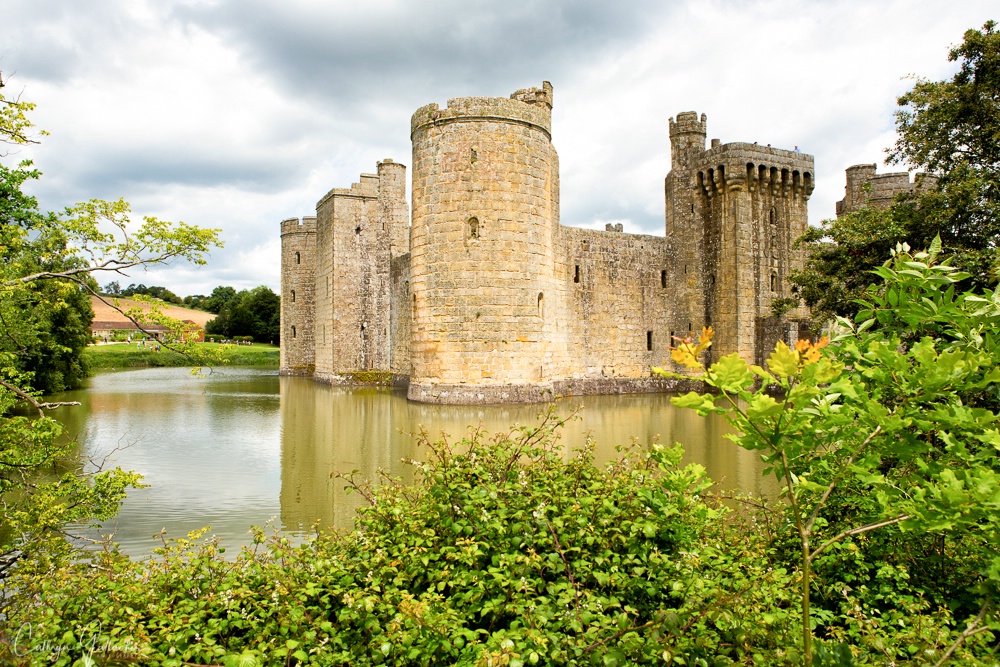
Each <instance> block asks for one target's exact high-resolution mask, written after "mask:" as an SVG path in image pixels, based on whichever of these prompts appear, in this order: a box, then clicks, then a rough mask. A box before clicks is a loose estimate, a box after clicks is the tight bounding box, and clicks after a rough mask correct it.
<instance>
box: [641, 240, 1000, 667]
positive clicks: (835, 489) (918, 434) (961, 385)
mask: <svg viewBox="0 0 1000 667" xmlns="http://www.w3.org/2000/svg"><path fill="white" fill-rule="evenodd" d="M940 249H941V241H940V239H935V240H934V242H933V243H932V245H931V248H930V250H929V252H926V253H917V254H915V255H914V254H911V253H910V252H909V248H908V247H906V246H904V245H900V246H898V247H897V249H896V251H894V253H893V258H892V259H891V260H890V261H889V262H887V263H886V264H885V265H884V266H882V267H880V268H879V270H878V271H877V274H878V275H879V276H880V277H881V278H882V279H883V281H884V283H883V284H882V285H880V286H873V287H871V288H870V289H869V291H868V295H867V300H866V301H863V302H862V303H861V310H860V312H859V313H858V316H857V320H856V322H849V321H847V320H843V319H841V320H840V333H839V334H838V336H837V337H836V339H835V341H834V344H833V345H831V346H830V347H829V348H826V340H825V339H824V340H823V341H820V342H819V343H811V342H809V341H799V342H798V343H797V344H796V346H795V348H794V349H792V348H789V347H788V346H786V345H785V344H784V343H778V345H777V347H776V348H775V351H774V352H773V353H772V354H771V356H770V358H769V359H768V361H767V367H766V368H762V367H760V366H750V365H748V364H747V363H746V362H745V361H744V360H742V359H741V358H740V357H739V356H738V355H736V354H732V355H728V356H724V357H722V358H721V359H719V360H718V361H717V362H716V363H714V364H712V365H711V366H710V367H709V368H707V369H705V368H704V367H703V366H702V363H701V361H700V357H701V355H702V353H703V352H704V351H705V350H706V349H707V348H708V347H709V345H710V344H711V343H710V339H711V335H712V332H711V330H710V329H706V330H705V331H704V332H703V334H702V337H701V340H699V341H698V342H697V343H695V341H693V340H689V341H685V342H683V343H682V344H681V345H680V346H679V347H678V349H676V350H675V351H674V353H673V357H674V360H675V361H676V362H678V363H680V364H683V365H684V366H687V367H689V368H692V369H696V370H698V371H700V372H701V376H702V378H703V379H704V381H705V382H706V383H707V384H708V385H709V386H710V387H712V388H713V389H714V390H716V391H717V392H718V393H719V394H721V400H720V398H719V396H718V395H717V394H714V393H706V394H698V393H696V392H691V393H689V394H687V395H685V396H681V397H678V398H675V399H673V401H674V403H675V404H677V405H680V406H683V407H689V408H693V409H695V410H697V411H698V412H699V413H701V414H709V413H713V412H715V413H723V414H726V415H727V418H728V419H729V420H730V422H731V423H732V424H734V425H735V426H736V428H737V429H738V431H739V433H738V435H735V436H733V439H734V440H735V441H736V442H737V443H738V444H739V445H740V446H742V447H744V448H746V449H750V450H754V451H759V452H760V453H761V456H762V459H763V460H764V462H765V464H766V465H767V466H768V468H767V471H768V472H770V473H773V474H774V475H775V477H776V478H777V479H778V481H779V482H780V483H781V484H782V486H783V491H784V498H785V499H786V500H787V506H786V508H785V511H784V512H783V513H782V516H783V520H784V525H785V531H784V532H785V535H786V537H785V543H784V544H782V543H781V541H780V540H779V541H778V542H776V545H775V546H776V547H777V552H778V555H779V558H780V559H781V560H782V561H783V562H786V563H788V564H789V566H790V567H795V568H796V569H797V570H798V572H799V576H798V581H799V586H800V591H801V592H800V599H799V605H800V608H801V613H802V619H803V620H802V626H801V627H802V628H803V637H802V642H801V645H802V646H803V651H804V658H805V664H806V665H809V664H811V660H812V658H813V651H812V648H811V644H812V635H813V630H815V631H816V632H818V633H820V634H823V635H825V636H827V637H831V638H836V639H840V640H845V641H847V642H849V643H850V645H851V646H852V647H854V649H855V651H858V652H861V651H864V650H866V649H867V648H872V649H878V651H880V652H882V653H884V657H885V659H887V660H891V661H901V660H904V659H908V658H911V657H914V654H915V653H918V652H920V651H925V650H930V649H929V648H927V647H926V646H925V645H924V644H925V642H926V641H927V640H930V638H931V635H930V634H927V633H928V632H930V633H931V634H933V632H941V631H942V630H941V629H938V630H933V631H931V630H929V629H930V628H932V627H933V622H930V621H928V616H929V617H934V616H935V615H937V616H939V623H940V624H941V625H940V628H945V627H947V626H949V625H951V624H953V623H954V622H956V621H957V622H959V623H963V624H967V629H966V630H963V632H962V633H961V634H960V635H959V636H958V637H956V639H955V641H954V642H953V643H952V644H951V645H948V646H945V647H941V648H940V650H932V651H931V653H930V655H933V656H935V657H934V660H935V663H934V664H942V663H943V662H944V660H945V659H947V658H948V656H950V655H952V653H953V652H954V651H958V650H960V649H961V645H962V644H963V642H966V641H968V640H970V639H971V638H973V637H975V636H977V635H979V636H988V637H990V638H992V637H993V632H994V630H996V629H997V628H998V627H1000V623H998V619H997V617H996V614H995V610H996V603H997V600H998V592H1000V550H998V547H1000V531H998V529H1000V515H998V510H1000V464H998V462H997V452H998V451H1000V429H998V427H1000V413H998V411H997V408H998V406H1000V401H998V389H1000V345H998V338H997V336H998V331H1000V329H998V327H997V325H998V323H1000V296H998V294H997V293H996V292H994V291H992V290H986V291H984V292H982V293H979V294H977V293H971V292H970V293H965V294H956V290H955V286H956V284H958V283H960V282H961V281H963V280H965V279H967V278H968V274H966V273H963V272H961V271H957V270H956V269H955V268H954V267H952V266H949V265H948V263H947V262H941V263H938V261H937V260H938V254H939V253H940ZM824 348H826V349H824ZM660 372H663V371H662V370H661V371H660ZM775 388H776V389H777V392H774V391H773V389H775ZM944 610H947V612H945V611H944ZM915 619H921V623H928V625H927V626H926V627H927V628H928V630H927V631H925V633H924V634H925V635H926V636H925V641H924V642H912V643H911V641H910V640H906V641H904V642H902V643H900V641H899V637H900V636H901V635H902V636H905V634H906V633H896V632H893V633H891V634H890V633H886V632H885V629H886V628H885V626H886V624H887V623H893V624H898V625H900V626H901V627H904V628H905V627H908V626H909V627H911V628H912V627H913V625H914V622H915ZM859 623H860V624H859ZM880 625H881V626H882V627H881V628H878V626H880ZM946 634H947V632H944V635H946ZM893 635H895V637H894V636H893ZM932 643H933V642H932Z"/></svg>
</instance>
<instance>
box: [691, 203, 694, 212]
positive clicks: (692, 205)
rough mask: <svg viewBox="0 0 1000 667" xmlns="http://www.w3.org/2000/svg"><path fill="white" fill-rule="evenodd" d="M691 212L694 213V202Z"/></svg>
mask: <svg viewBox="0 0 1000 667" xmlns="http://www.w3.org/2000/svg"><path fill="white" fill-rule="evenodd" d="M691 212H692V213H694V202H691Z"/></svg>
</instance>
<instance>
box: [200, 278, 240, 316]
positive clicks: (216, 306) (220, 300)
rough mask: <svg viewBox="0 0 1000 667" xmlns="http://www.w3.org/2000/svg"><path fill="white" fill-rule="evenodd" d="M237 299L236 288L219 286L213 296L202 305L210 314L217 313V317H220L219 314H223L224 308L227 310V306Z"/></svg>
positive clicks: (213, 291)
mask: <svg viewBox="0 0 1000 667" xmlns="http://www.w3.org/2000/svg"><path fill="white" fill-rule="evenodd" d="M235 298H236V289H235V288H233V287H225V286H222V285H219V286H218V287H216V288H215V289H214V290H212V294H211V295H209V297H208V298H207V299H205V301H204V303H203V304H202V305H203V307H204V309H205V310H207V311H208V312H210V313H215V314H216V315H218V314H219V313H221V312H222V310H223V308H225V307H226V305H227V304H228V303H229V302H230V301H232V300H233V299H235Z"/></svg>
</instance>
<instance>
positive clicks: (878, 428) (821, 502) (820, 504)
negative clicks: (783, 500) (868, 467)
mask: <svg viewBox="0 0 1000 667" xmlns="http://www.w3.org/2000/svg"><path fill="white" fill-rule="evenodd" d="M881 432H882V425H881V424H879V425H878V426H876V427H875V430H874V431H872V432H871V434H870V435H869V436H868V437H867V438H865V441H864V442H863V443H861V447H859V448H858V451H856V452H854V453H853V454H851V456H850V458H848V459H847V463H845V464H844V467H843V468H841V470H840V473H838V474H837V475H836V476H835V477H834V478H833V480H832V481H831V482H830V485H829V486H828V487H826V491H824V492H823V496H822V497H821V498H820V499H819V502H817V503H816V507H814V508H813V511H812V514H811V515H809V521H807V522H806V530H807V531H809V532H810V533H811V532H812V528H813V525H814V524H815V523H816V518H817V517H818V516H819V511H820V510H821V509H822V508H823V505H824V504H825V503H826V499H827V498H829V497H830V494H831V493H833V489H834V488H836V486H837V482H839V481H840V478H841V477H843V475H844V473H845V472H847V469H848V468H850V467H851V464H852V463H854V459H856V458H857V457H858V454H860V453H861V452H863V451H864V449H865V447H867V446H868V445H869V444H871V441H872V439H873V438H874V437H875V436H876V435H878V434H879V433H881Z"/></svg>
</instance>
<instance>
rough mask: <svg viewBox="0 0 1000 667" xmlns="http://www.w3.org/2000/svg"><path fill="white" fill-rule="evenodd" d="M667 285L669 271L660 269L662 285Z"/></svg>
mask: <svg viewBox="0 0 1000 667" xmlns="http://www.w3.org/2000/svg"><path fill="white" fill-rule="evenodd" d="M666 286H667V272H666V270H663V271H660V287H666Z"/></svg>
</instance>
